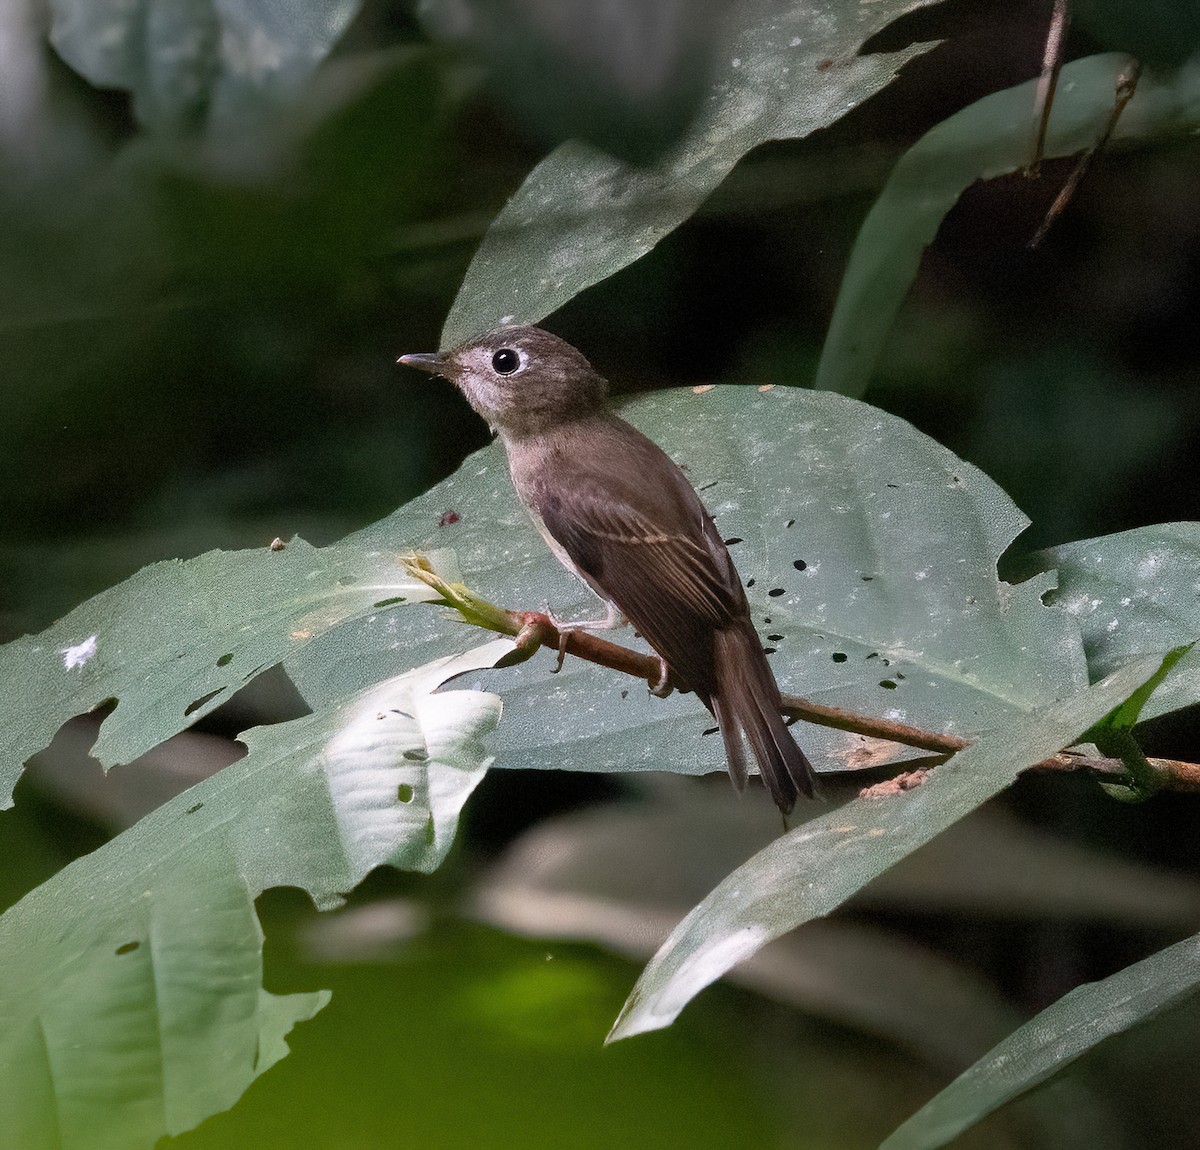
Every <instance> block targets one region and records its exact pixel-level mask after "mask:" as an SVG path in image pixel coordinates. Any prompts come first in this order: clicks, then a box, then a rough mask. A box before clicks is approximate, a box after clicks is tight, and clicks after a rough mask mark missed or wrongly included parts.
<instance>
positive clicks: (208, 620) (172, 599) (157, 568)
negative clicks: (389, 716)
mask: <svg viewBox="0 0 1200 1150" xmlns="http://www.w3.org/2000/svg"><path fill="white" fill-rule="evenodd" d="M397 596H403V597H405V598H406V599H408V600H409V601H410V602H421V601H423V600H428V599H430V598H432V595H431V593H430V592H429V589H428V588H427V587H425V585H424V584H422V583H419V582H417V581H415V580H413V579H411V578H410V577H408V576H407V575H405V574H404V573H403V571H402V569H401V567H400V565H399V563H398V562H397V560H396V557H395V552H394V551H390V550H373V551H368V550H366V549H364V548H362V547H359V546H355V545H352V544H349V543H347V542H343V543H342V544H338V545H335V546H333V547H326V548H322V549H318V548H315V547H313V546H311V545H310V544H308V543H305V542H304V540H302V539H294V540H292V542H291V543H289V544H288V545H287V546H286V547H285V548H283V549H282V550H278V551H272V550H270V549H269V548H265V547H264V548H260V549H258V550H252V551H224V552H223V551H210V552H208V553H207V554H205V555H200V556H197V557H196V558H195V559H189V560H188V561H186V562H180V561H178V560H172V561H168V562H164V563H155V564H153V565H151V566H149V567H144V568H143V569H142V570H141V571H139V572H138V573H137V574H136V575H133V576H131V577H130V578H129V579H127V580H126V581H125V582H124V583H121V584H119V585H118V586H116V587H113V588H112V589H110V590H108V591H105V592H103V593H101V594H100V595H97V596H96V597H95V598H93V599H90V600H88V602H86V603H84V604H83V605H82V606H80V607H77V608H76V609H75V610H74V611H72V612H71V613H70V614H69V615H67V616H65V617H64V618H62V619H60V620H59V621H58V622H57V623H55V624H54V625H53V626H51V627H48V628H47V629H46V630H45V631H42V632H41V633H40V634H38V635H31V636H26V637H25V638H22V639H18V640H16V641H15V642H12V643H9V644H6V645H5V646H4V647H2V648H0V690H2V692H3V694H4V697H5V698H7V699H9V700H11V701H12V703H13V705H12V706H10V707H8V708H6V709H5V712H4V714H3V715H0V746H3V747H4V750H5V755H6V756H7V758H6V760H5V761H4V762H3V763H0V806H4V807H7V806H10V805H11V803H12V788H13V785H14V784H15V783H16V780H17V778H18V777H19V775H20V771H21V764H22V763H23V762H24V761H25V760H26V759H27V758H28V757H29V756H30V755H32V754H33V753H34V752H36V751H39V750H41V748H42V747H44V746H46V744H47V743H49V741H50V739H51V738H52V737H53V735H54V732H55V731H57V730H58V728H59V727H60V726H61V725H62V724H63V723H64V722H66V720H67V719H69V718H71V717H72V716H74V715H78V714H82V713H83V712H85V711H90V710H93V709H94V708H96V707H98V706H100V705H101V704H104V703H106V702H108V701H109V700H114V699H115V700H116V701H117V707H116V710H115V711H114V712H113V713H112V714H111V715H109V716H108V718H107V719H105V721H104V725H103V727H102V728H101V734H100V738H99V739H98V740H97V742H96V746H95V748H94V749H93V752H92V753H93V754H94V755H95V756H96V758H98V759H99V760H100V761H101V762H102V763H105V764H106V765H111V764H113V763H118V762H128V761H129V760H130V759H134V758H136V757H137V756H138V755H140V754H143V753H144V752H145V751H147V750H149V749H150V748H151V747H153V746H155V745H156V744H158V743H160V742H163V741H164V740H165V739H168V738H170V737H171V736H172V735H174V734H176V733H178V732H179V731H181V730H183V728H184V727H187V726H190V725H191V724H192V723H194V722H195V721H196V720H197V719H199V718H200V717H201V716H202V715H204V714H206V713H207V712H209V711H211V710H212V709H213V708H214V707H216V706H218V705H219V704H221V703H223V702H224V701H225V700H226V699H228V698H229V696H230V695H231V694H232V693H233V692H234V691H235V690H237V688H238V687H241V686H243V685H244V684H245V683H247V682H249V681H250V680H251V679H252V678H254V676H255V675H257V674H258V673H259V672H260V671H262V670H265V669H266V668H267V667H270V666H272V665H274V664H275V663H278V662H279V661H280V660H282V659H284V658H287V657H289V656H290V657H296V656H297V654H298V652H300V651H302V650H303V649H304V648H305V647H307V646H308V645H309V644H310V643H312V642H313V641H314V640H315V639H319V638H321V637H322V636H324V635H325V634H326V633H327V632H329V631H330V630H331V629H332V628H335V627H337V625H338V624H340V623H343V622H344V621H345V620H347V619H349V618H352V617H353V616H356V615H365V616H368V617H371V615H372V608H373V607H374V605H375V604H376V603H378V602H379V601H380V600H384V599H394V598H396V597H397ZM445 653H446V652H445V650H442V651H439V652H438V654H445ZM410 665H411V664H410ZM395 671H396V667H395V665H394V663H393V665H392V666H391V667H390V669H389V670H388V672H387V673H388V674H394V673H395ZM380 677H382V676H380Z"/></svg>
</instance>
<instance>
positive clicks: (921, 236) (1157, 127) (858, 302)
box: [815, 54, 1200, 395]
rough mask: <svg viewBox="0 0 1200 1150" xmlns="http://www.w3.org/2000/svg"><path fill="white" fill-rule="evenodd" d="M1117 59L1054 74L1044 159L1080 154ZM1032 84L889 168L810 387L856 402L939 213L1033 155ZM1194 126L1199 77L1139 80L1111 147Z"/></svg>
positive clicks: (987, 103)
mask: <svg viewBox="0 0 1200 1150" xmlns="http://www.w3.org/2000/svg"><path fill="white" fill-rule="evenodd" d="M1128 67H1129V57H1127V56H1124V55H1119V54H1114V55H1106V56H1090V57H1088V58H1087V59H1084V60H1076V61H1074V62H1073V63H1071V64H1068V65H1067V66H1066V67H1065V68H1064V69H1063V70H1062V75H1061V78H1060V80H1059V84H1058V94H1057V96H1056V98H1055V101H1054V109H1053V114H1052V115H1051V117H1050V124H1049V128H1048V131H1047V136H1046V149H1045V150H1046V155H1047V156H1051V157H1054V156H1069V155H1073V154H1074V153H1076V152H1082V151H1084V150H1085V149H1086V148H1089V147H1091V146H1092V145H1094V144H1095V143H1096V141H1097V140H1098V138H1099V136H1100V134H1101V132H1102V131H1103V130H1104V126H1105V124H1106V123H1107V122H1108V118H1109V116H1110V114H1111V113H1112V108H1113V101H1114V97H1115V92H1116V84H1117V79H1118V77H1119V76H1120V75H1121V74H1122V73H1123V72H1125V71H1127V70H1128ZM1034 86H1035V84H1034V82H1033V81H1031V82H1029V83H1027V84H1019V85H1018V86H1017V87H1015V88H1008V89H1006V90H1005V91H1003V92H994V93H993V94H991V95H990V96H985V97H984V98H983V99H982V100H977V101H976V102H975V103H974V104H971V105H970V106H969V107H967V108H964V109H963V110H962V111H961V112H958V113H956V114H955V115H953V116H951V117H949V118H948V119H946V120H943V121H942V123H940V124H938V125H937V127H935V128H933V129H932V130H931V131H929V132H926V133H925V135H924V136H922V137H921V138H920V139H919V140H918V141H917V142H916V143H915V144H914V145H913V146H912V147H911V148H909V150H908V151H907V152H906V153H905V154H904V156H903V157H902V158H901V160H900V162H899V163H898V164H897V165H896V169H895V171H894V172H893V173H892V175H891V177H890V178H889V180H888V182H887V184H886V185H885V187H884V189H883V191H882V192H881V193H880V196H879V199H878V200H876V202H875V205H874V206H873V207H872V208H871V211H870V212H869V213H868V215H867V218H866V219H865V220H864V221H863V225H862V228H861V230H860V231H859V234H858V238H857V240H856V241H855V244H854V250H853V252H852V253H851V256H850V262H849V264H848V265H847V268H846V273H845V276H844V277H843V279H842V287H841V291H840V292H839V293H838V300H837V304H836V306H835V307H834V312H833V318H832V319H831V320H830V324H829V334H828V336H827V337H826V340H825V346H824V348H823V349H822V352H821V362H820V364H819V365H818V367H817V378H816V385H815V386H817V387H818V388H821V389H824V390H828V391H839V392H841V393H842V394H844V395H862V393H863V392H864V391H866V389H867V386H868V384H869V383H870V381H871V376H872V374H873V373H874V370H875V365H876V364H877V363H878V361H879V356H880V354H881V353H882V351H883V347H884V343H885V341H886V339H887V335H888V332H889V331H891V328H892V323H893V321H894V320H895V318H896V313H897V312H898V311H899V309H900V305H901V303H902V302H903V300H904V297H905V295H906V294H907V293H908V289H909V285H910V284H911V283H912V281H913V278H914V277H915V276H916V273H917V267H918V265H919V263H920V260H921V253H922V251H924V249H925V247H926V245H927V244H929V243H930V242H931V241H932V240H933V237H934V236H935V235H936V234H937V230H938V227H939V226H940V225H941V222H942V219H943V218H944V217H945V215H946V213H947V212H948V211H949V210H950V209H951V208H952V207H953V206H954V204H955V203H956V202H957V201H958V197H959V196H960V195H962V193H963V192H964V191H965V190H966V189H967V188H968V187H969V186H970V185H971V184H973V183H974V182H975V181H976V180H990V179H994V178H995V177H997V176H1001V175H1006V174H1008V173H1010V172H1015V171H1019V170H1020V169H1022V168H1024V167H1025V166H1026V165H1027V164H1029V162H1030V160H1031V159H1032V153H1033V92H1034ZM1197 126H1200V77H1198V76H1197V75H1196V74H1195V73H1190V74H1181V75H1180V77H1179V78H1178V80H1177V81H1175V82H1174V86H1168V85H1165V84H1162V83H1157V84H1156V83H1155V81H1154V80H1152V79H1151V78H1150V77H1143V78H1142V80H1141V82H1140V83H1139V86H1138V91H1137V94H1136V95H1135V96H1134V98H1133V100H1132V101H1130V103H1129V105H1128V106H1127V107H1126V108H1125V111H1124V112H1123V113H1122V115H1121V119H1120V120H1119V121H1118V123H1117V127H1116V130H1115V132H1114V134H1113V140H1114V142H1115V141H1120V140H1144V139H1147V138H1149V137H1152V136H1156V135H1162V134H1165V133H1185V132H1187V131H1189V130H1190V131H1194V130H1195V129H1196V127H1197Z"/></svg>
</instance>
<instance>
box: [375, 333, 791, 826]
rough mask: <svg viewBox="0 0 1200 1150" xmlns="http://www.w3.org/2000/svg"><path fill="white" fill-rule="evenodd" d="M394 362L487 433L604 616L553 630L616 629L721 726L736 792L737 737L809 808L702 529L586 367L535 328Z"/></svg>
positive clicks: (728, 568) (742, 776) (739, 594)
mask: <svg viewBox="0 0 1200 1150" xmlns="http://www.w3.org/2000/svg"><path fill="white" fill-rule="evenodd" d="M399 362H400V363H403V364H406V365H407V366H409V367H415V368H419V369H420V370H421V371H427V372H430V373H432V374H434V375H440V376H444V377H445V378H446V379H448V380H450V382H451V383H453V384H454V385H455V386H456V387H457V388H458V389H459V390H460V391H461V392H462V393H463V395H464V396H466V398H467V400H468V402H469V403H470V404H471V406H472V407H473V408H474V409H475V410H476V411H477V412H479V414H480V415H482V416H483V418H484V419H486V420H487V421H488V423H489V424H490V425H491V427H492V429H493V430H494V431H496V432H497V433H498V434H499V436H500V439H501V441H502V442H503V444H504V448H505V450H506V451H507V453H508V466H509V470H510V471H511V473H512V479H513V484H514V485H515V487H516V489H517V494H518V495H519V496H520V497H521V502H522V503H524V504H525V506H526V507H527V508H528V509H529V512H530V514H531V515H532V516H533V520H534V522H535V523H536V524H537V526H538V529H539V530H540V531H541V533H542V536H543V537H544V538H545V540H546V542H547V543H548V544H549V546H550V550H551V551H553V552H554V554H555V555H556V556H557V557H558V559H559V561H560V562H562V564H563V565H564V566H565V567H566V568H567V569H568V570H570V571H573V572H574V573H575V574H576V575H578V576H579V577H580V578H582V579H583V580H584V581H585V582H586V583H587V584H588V586H589V587H591V589H592V590H593V591H595V593H596V594H597V595H599V596H600V598H601V599H602V600H604V602H605V604H606V605H607V607H608V615H607V617H606V618H605V619H603V620H599V621H596V622H587V623H575V624H557V625H558V626H559V629H560V631H562V630H570V629H573V628H577V627H584V628H602V627H615V626H619V625H620V623H621V621H622V616H624V617H625V619H628V620H629V622H631V623H632V624H633V626H634V628H635V629H636V630H637V631H638V632H639V633H640V634H641V635H642V636H643V637H644V638H645V639H646V641H647V642H648V643H649V644H650V646H651V647H653V648H654V650H655V652H656V653H657V654H658V656H659V657H660V659H662V661H663V664H664V675H663V684H662V685H664V686H665V685H666V684H667V683H668V682H669V683H670V684H671V685H673V686H675V687H677V688H679V690H681V691H694V692H695V693H696V695H697V696H698V697H699V698H700V701H701V702H702V703H703V704H704V705H705V706H706V707H707V708H708V709H709V711H711V712H712V714H713V716H714V717H715V718H716V720H717V722H718V724H720V727H721V736H722V738H723V739H724V741H725V755H726V759H727V761H728V764H729V774H730V777H731V778H732V779H733V782H734V786H736V787H737V788H738V789H739V790H741V789H742V788H743V787H744V786H745V785H746V754H745V750H744V748H743V745H742V736H743V735H745V737H746V739H747V741H748V742H749V743H750V748H751V750H752V751H753V753H754V758H755V760H756V761H757V763H758V769H759V771H760V773H761V774H762V776H763V779H764V781H765V782H766V785H767V788H768V790H770V792H771V797H772V798H774V800H775V802H776V804H777V805H778V806H779V809H780V810H781V811H783V812H784V814H786V813H787V812H788V811H790V810H791V809H792V806H793V805H794V803H795V801H796V796H797V794H798V793H799V792H800V791H803V792H804V793H805V794H806V795H811V794H812V793H813V772H812V767H811V765H810V764H809V761H808V759H807V758H806V757H805V755H804V752H803V751H801V750H800V748H799V747H798V746H797V745H796V742H795V740H794V739H793V738H792V735H791V732H790V731H789V730H788V727H787V724H786V723H785V722H784V721H783V716H782V713H781V710H782V702H781V700H780V697H779V687H778V685H777V684H776V682H775V676H774V674H773V673H772V671H771V668H770V666H769V664H768V663H767V657H766V655H765V654H764V652H763V648H762V643H761V642H760V641H759V638H758V633H757V632H756V631H755V629H754V624H753V622H752V621H751V618H750V606H749V604H748V603H747V602H746V592H745V590H744V589H743V588H742V581H741V579H740V578H739V577H738V573H737V569H736V568H735V567H734V565H733V559H732V558H731V557H730V555H729V550H728V548H727V547H726V546H725V543H724V541H723V540H722V539H721V536H720V535H719V534H718V533H717V528H716V525H715V524H714V523H713V520H712V516H710V515H709V514H708V512H707V511H706V510H705V508H704V505H703V504H702V503H701V502H700V498H699V496H698V495H697V494H696V492H695V491H694V490H693V489H692V486H691V484H690V483H688V481H687V479H686V478H685V477H684V474H683V472H682V471H680V470H679V468H678V467H677V466H676V465H675V464H674V463H673V462H672V460H671V459H670V458H669V457H668V456H667V455H666V453H665V452H663V451H662V449H661V448H659V447H658V446H657V445H656V444H655V443H653V442H651V440H649V439H647V438H646V437H645V436H644V435H643V434H642V433H641V432H640V431H638V430H637V429H636V428H634V427H631V426H630V425H629V424H628V423H626V422H625V421H624V420H623V419H620V418H619V417H618V416H616V415H614V414H613V413H612V412H611V411H609V410H608V408H607V406H606V403H605V394H606V390H607V385H606V384H605V382H604V380H603V379H602V378H601V376H600V375H599V374H598V373H597V372H596V371H595V370H593V368H592V366H591V364H589V363H588V361H587V360H586V359H584V358H583V356H582V355H581V354H580V353H579V352H578V351H576V350H575V348H573V347H572V346H571V345H570V344H569V343H566V342H565V341H563V340H561V339H559V338H558V337H557V336H555V335H551V334H550V333H549V332H546V331H542V330H541V328H536V327H504V328H500V329H498V330H497V331H493V332H491V333H489V334H488V335H485V336H483V337H482V338H480V339H476V340H471V341H470V342H469V343H464V344H462V345H461V346H459V347H456V348H454V349H453V350H451V351H447V352H442V353H440V354H436V355H424V354H422V355H402V356H401V357H400V360H399ZM556 623H557V621H556Z"/></svg>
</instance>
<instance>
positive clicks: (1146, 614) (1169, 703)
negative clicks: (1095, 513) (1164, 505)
mask: <svg viewBox="0 0 1200 1150" xmlns="http://www.w3.org/2000/svg"><path fill="white" fill-rule="evenodd" d="M1030 562H1031V566H1035V567H1036V568H1037V569H1039V570H1049V569H1051V568H1053V569H1055V570H1056V571H1057V572H1058V590H1057V591H1053V592H1051V593H1050V594H1049V595H1047V597H1046V598H1047V601H1048V602H1050V603H1053V604H1055V605H1056V606H1058V607H1060V608H1061V609H1062V610H1064V611H1066V612H1068V613H1069V614H1070V615H1072V616H1073V617H1074V618H1075V619H1076V621H1077V622H1078V623H1079V627H1080V629H1081V631H1082V632H1083V646H1084V650H1085V651H1086V652H1087V658H1088V668H1089V670H1090V671H1091V673H1092V676H1093V678H1099V677H1100V676H1102V675H1107V674H1108V673H1109V672H1110V671H1111V670H1113V669H1114V668H1115V667H1119V666H1120V665H1121V664H1122V663H1126V662H1128V661H1129V660H1130V659H1131V658H1133V657H1134V656H1136V655H1143V654H1147V653H1149V652H1153V651H1162V650H1165V649H1167V648H1169V647H1175V646H1180V645H1183V644H1185V643H1194V642H1195V641H1196V640H1197V639H1200V523H1160V524H1156V525H1155V526H1153V527H1138V528H1135V529H1134V530H1133V531H1122V532H1120V533H1118V534H1116V535H1105V536H1103V537H1101V538H1099V539H1084V540H1082V541H1080V542H1079V543H1064V544H1063V545H1062V546H1060V547H1050V548H1047V549H1046V550H1045V551H1040V552H1038V553H1037V554H1036V555H1034V556H1032V557H1031V560H1030ZM1197 699H1200V652H1198V651H1197V650H1196V649H1195V648H1193V649H1192V650H1191V651H1189V652H1188V653H1187V654H1186V655H1184V657H1183V658H1182V659H1181V660H1180V661H1179V662H1178V663H1177V664H1176V665H1175V667H1174V669H1173V670H1172V671H1171V674H1170V675H1169V676H1168V677H1167V679H1166V681H1165V682H1164V683H1163V684H1162V686H1160V687H1158V688H1157V689H1156V690H1155V692H1154V693H1153V694H1152V695H1151V696H1150V699H1149V701H1148V702H1147V703H1146V706H1145V707H1144V708H1143V709H1142V712H1141V718H1143V719H1150V718H1153V717H1154V716H1155V715H1162V714H1165V713H1166V712H1167V711H1173V710H1176V709H1178V708H1179V707H1186V706H1188V705H1189V704H1190V703H1194V702H1196V700H1197Z"/></svg>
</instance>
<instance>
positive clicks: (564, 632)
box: [542, 603, 627, 675]
mask: <svg viewBox="0 0 1200 1150" xmlns="http://www.w3.org/2000/svg"><path fill="white" fill-rule="evenodd" d="M542 614H543V615H545V616H546V618H547V619H549V620H550V622H551V624H552V625H553V626H554V629H555V630H556V631H557V632H558V662H557V663H555V664H554V671H553V672H552V674H555V675H557V674H558V672H559V671H561V670H562V665H563V660H564V659H565V658H566V657H567V641H568V639H570V637H571V632H572V631H611V630H613V629H614V628H617V627H624V626H625V624H626V622H627V620H626V619H625V616H624V615H622V614H621V612H620V611H619V610H618V609H617V608H616V606H615V605H613V604H612V603H609V604H608V612H607V614H606V615H605V616H604V618H603V619H579V620H577V621H576V622H573V623H568V622H567V621H566V620H565V619H560V618H559V617H558V616H557V615H556V614H555V613H554V612H553V610H551V608H550V604H549V603H544V604H543V605H542Z"/></svg>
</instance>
